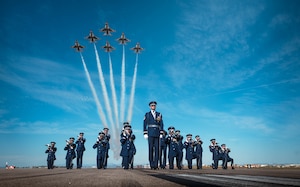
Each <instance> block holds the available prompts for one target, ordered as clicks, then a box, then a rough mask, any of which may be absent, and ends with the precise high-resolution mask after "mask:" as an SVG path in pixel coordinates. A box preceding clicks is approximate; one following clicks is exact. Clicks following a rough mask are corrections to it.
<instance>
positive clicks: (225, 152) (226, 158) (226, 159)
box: [221, 144, 234, 169]
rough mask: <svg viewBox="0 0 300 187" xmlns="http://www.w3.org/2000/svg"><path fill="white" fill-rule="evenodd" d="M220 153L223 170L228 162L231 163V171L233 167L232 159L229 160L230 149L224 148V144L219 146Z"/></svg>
mask: <svg viewBox="0 0 300 187" xmlns="http://www.w3.org/2000/svg"><path fill="white" fill-rule="evenodd" d="M221 152H222V160H223V164H222V167H223V169H227V163H228V162H230V163H231V164H230V166H231V169H234V167H233V158H231V157H230V156H229V152H230V149H229V148H227V147H226V144H222V145H221Z"/></svg>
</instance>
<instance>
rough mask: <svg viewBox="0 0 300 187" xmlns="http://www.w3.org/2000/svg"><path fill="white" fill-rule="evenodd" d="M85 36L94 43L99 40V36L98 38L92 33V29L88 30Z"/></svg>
mask: <svg viewBox="0 0 300 187" xmlns="http://www.w3.org/2000/svg"><path fill="white" fill-rule="evenodd" d="M85 38H86V39H88V40H90V42H91V43H94V42H96V41H97V40H100V38H98V37H97V36H95V35H94V33H93V31H90V34H89V35H88V36H87V37H85Z"/></svg>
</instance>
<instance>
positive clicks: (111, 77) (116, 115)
mask: <svg viewBox="0 0 300 187" xmlns="http://www.w3.org/2000/svg"><path fill="white" fill-rule="evenodd" d="M108 60H109V74H110V87H111V93H112V101H113V108H114V114H115V120H116V121H115V125H112V131H113V132H112V133H113V134H114V142H115V145H118V143H120V142H119V139H118V137H119V135H118V132H117V130H116V129H118V123H119V117H118V104H117V96H116V89H115V82H114V74H113V68H112V61H111V57H110V53H108ZM112 149H113V151H114V157H115V158H116V159H118V158H119V157H120V156H119V152H120V147H115V146H114V147H112Z"/></svg>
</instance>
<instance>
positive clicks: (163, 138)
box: [159, 130, 167, 169]
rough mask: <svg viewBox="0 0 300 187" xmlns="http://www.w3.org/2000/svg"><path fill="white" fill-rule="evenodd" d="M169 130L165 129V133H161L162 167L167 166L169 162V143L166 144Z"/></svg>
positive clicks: (160, 158) (160, 162)
mask: <svg viewBox="0 0 300 187" xmlns="http://www.w3.org/2000/svg"><path fill="white" fill-rule="evenodd" d="M166 135H167V132H166V131H165V130H164V131H163V134H161V135H160V137H159V138H160V145H159V166H160V169H165V168H166V163H167V144H166Z"/></svg>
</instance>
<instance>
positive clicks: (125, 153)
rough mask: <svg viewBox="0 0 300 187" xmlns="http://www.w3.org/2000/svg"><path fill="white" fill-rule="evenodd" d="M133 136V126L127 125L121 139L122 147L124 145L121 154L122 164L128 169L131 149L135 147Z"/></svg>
mask: <svg viewBox="0 0 300 187" xmlns="http://www.w3.org/2000/svg"><path fill="white" fill-rule="evenodd" d="M131 136H132V131H131V126H130V125H125V126H124V130H123V133H122V134H121V139H120V142H121V147H122V148H121V153H120V156H122V166H123V168H124V169H126V170H127V169H128V168H129V162H130V160H129V156H130V151H131V150H132V149H133V141H131V139H132V137H131Z"/></svg>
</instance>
